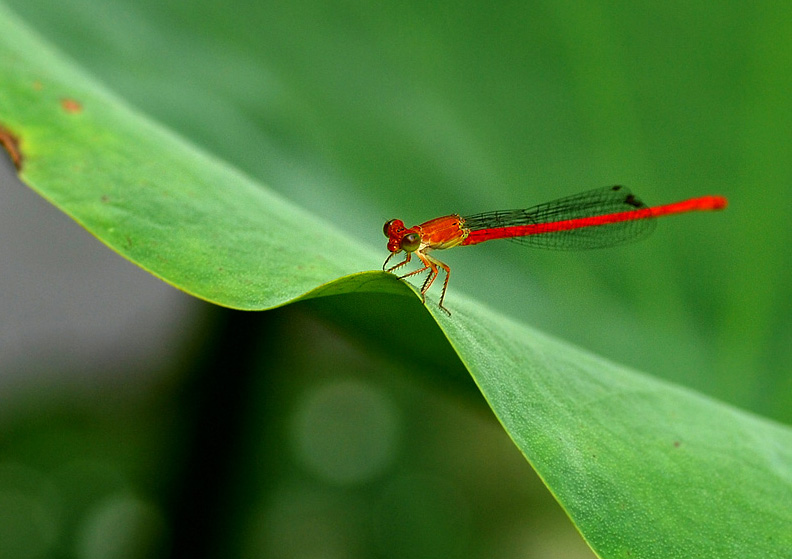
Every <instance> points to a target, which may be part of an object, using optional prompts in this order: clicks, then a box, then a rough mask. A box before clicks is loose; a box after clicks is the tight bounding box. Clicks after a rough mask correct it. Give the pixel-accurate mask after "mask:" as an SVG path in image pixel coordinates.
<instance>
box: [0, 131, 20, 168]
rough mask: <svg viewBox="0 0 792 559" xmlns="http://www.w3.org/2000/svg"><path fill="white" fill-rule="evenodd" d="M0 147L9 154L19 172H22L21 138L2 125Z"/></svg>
mask: <svg viewBox="0 0 792 559" xmlns="http://www.w3.org/2000/svg"><path fill="white" fill-rule="evenodd" d="M0 145H1V146H3V147H4V148H5V150H6V151H7V152H8V156H9V157H10V158H11V162H12V163H13V164H14V166H15V167H16V168H17V171H21V170H22V159H23V158H22V152H21V151H20V149H19V138H18V137H17V136H16V135H15V134H14V133H12V132H11V131H10V130H8V129H7V128H5V127H4V126H3V125H2V124H0Z"/></svg>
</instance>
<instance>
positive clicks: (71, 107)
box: [61, 98, 82, 114]
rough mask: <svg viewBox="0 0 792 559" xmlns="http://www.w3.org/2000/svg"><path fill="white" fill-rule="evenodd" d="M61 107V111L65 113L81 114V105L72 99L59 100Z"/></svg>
mask: <svg viewBox="0 0 792 559" xmlns="http://www.w3.org/2000/svg"><path fill="white" fill-rule="evenodd" d="M61 107H63V110H64V111H66V112H67V113H72V114H76V113H81V112H82V105H81V104H80V102H79V101H75V100H74V99H69V98H63V99H61Z"/></svg>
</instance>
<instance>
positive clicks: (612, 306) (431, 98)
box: [0, 0, 792, 558]
mask: <svg viewBox="0 0 792 559" xmlns="http://www.w3.org/2000/svg"><path fill="white" fill-rule="evenodd" d="M8 3H9V4H10V5H11V6H12V8H13V9H14V10H15V11H16V12H17V13H18V14H19V15H20V16H21V17H22V18H23V19H25V20H26V21H27V23H28V24H29V25H30V26H31V27H33V28H34V29H36V30H37V31H38V32H39V33H41V35H42V36H44V37H45V38H46V39H47V40H49V41H50V42H51V43H52V44H53V45H55V46H56V47H57V48H59V49H61V50H62V51H63V52H65V53H67V54H68V55H70V56H71V57H72V58H73V59H74V60H75V61H76V62H78V63H79V64H80V65H82V66H83V67H85V68H86V69H87V70H89V71H90V72H92V73H93V74H94V75H95V76H96V77H97V78H99V79H100V80H101V81H103V82H104V83H105V84H106V85H107V86H108V87H110V88H111V89H113V90H114V91H115V92H116V93H117V94H118V95H119V96H121V97H123V98H124V99H126V100H127V101H128V102H129V103H130V104H132V105H134V106H135V107H137V108H139V109H140V110H142V111H144V112H146V113H147V114H149V115H150V116H152V117H153V118H155V119H157V120H159V121H161V122H162V123H164V124H166V125H167V126H170V127H172V128H173V129H175V130H176V131H178V132H179V133H181V134H182V135H184V136H185V137H187V138H189V139H190V140H192V141H194V142H195V143H197V144H199V145H200V146H202V147H203V148H205V149H207V150H209V151H211V152H213V153H215V154H217V155H218V156H219V157H221V158H223V159H225V160H227V161H229V162H230V163H231V164H233V165H236V166H238V167H239V168H240V169H242V170H244V171H245V172H247V173H248V174H250V175H252V176H254V177H256V178H258V179H260V180H261V181H262V182H264V183H265V184H268V185H269V186H270V187H271V188H273V189H274V190H276V191H278V192H279V193H281V194H282V195H283V196H285V197H287V198H289V199H290V200H292V201H293V202H295V203H296V204H299V205H301V206H304V207H306V208H308V209H310V210H311V211H313V212H315V213H317V214H319V215H321V216H323V217H324V218H326V219H327V220H329V221H332V222H333V223H335V224H336V225H338V226H339V227H343V228H345V229H346V230H347V231H348V232H349V234H350V235H351V236H354V237H355V238H357V239H359V241H360V243H363V244H367V245H371V246H377V247H381V249H382V253H383V260H384V258H385V256H386V255H387V254H386V250H385V239H384V237H382V233H381V232H380V231H381V226H382V223H383V222H384V221H385V220H386V219H390V218H394V217H399V218H401V219H404V220H405V221H406V222H410V223H418V222H421V221H424V220H426V219H429V218H431V217H435V216H438V215H444V214H447V213H451V212H460V213H463V214H465V213H475V212H479V211H486V210H491V209H502V208H511V207H523V206H529V205H533V204H536V203H540V202H544V201H547V200H550V199H553V198H556V197H559V196H564V195H567V194H572V193H575V192H579V191H582V190H586V189H590V188H594V187H598V186H604V185H609V184H617V183H618V184H626V185H628V186H630V187H631V188H632V189H633V190H634V191H635V192H636V193H638V194H639V195H640V196H641V197H642V198H643V199H644V200H645V201H647V202H648V203H650V204H660V203H666V202H671V201H674V200H677V199H683V198H687V197H690V196H695V195H701V194H707V193H718V194H723V195H726V196H727V197H728V198H729V200H730V202H731V205H730V208H729V209H728V210H727V211H726V212H724V213H721V214H712V215H691V216H684V217H678V218H669V219H667V220H663V221H662V222H661V223H659V224H658V228H657V231H656V233H655V234H654V235H653V236H652V237H651V238H650V239H648V240H646V241H644V242H642V243H640V244H636V245H631V246H627V247H621V248H616V249H611V250H607V251H597V252H587V253H545V252H542V251H529V250H527V249H524V248H522V247H519V246H517V245H514V244H512V243H489V244H487V245H483V246H478V247H471V248H469V249H464V250H463V249H458V250H456V251H452V252H449V253H448V254H447V255H444V258H443V259H444V260H445V261H446V262H447V263H448V264H450V265H451V266H452V267H453V269H454V279H453V281H452V283H451V287H450V291H449V295H448V298H447V304H448V306H450V307H451V308H453V299H454V292H465V293H466V294H468V295H471V296H474V297H476V298H478V299H480V300H483V301H485V302H487V303H488V304H490V305H491V306H493V307H495V308H497V309H499V310H500V311H501V312H503V313H504V314H508V315H510V316H512V317H515V318H517V319H519V320H521V321H523V322H527V323H529V324H531V325H533V326H535V327H537V328H539V329H541V330H545V331H547V332H550V333H553V334H554V335H556V336H558V337H562V338H564V339H567V340H570V341H572V342H574V343H576V344H578V345H581V346H583V347H585V348H587V349H589V350H591V351H593V352H596V353H599V354H601V355H604V356H607V357H609V358H611V359H613V360H615V361H618V362H621V363H625V364H628V365H631V366H634V367H635V368H637V369H640V370H643V371H646V372H648V373H650V374H653V375H656V376H659V377H663V378H666V379H669V380H671V381H673V382H677V383H680V384H683V385H685V386H688V387H691V388H694V389H696V390H699V391H701V392H704V393H706V394H709V395H711V396H713V397H716V398H719V399H721V400H724V401H726V402H729V403H731V404H734V405H736V406H739V407H742V408H745V409H748V410H751V411H754V412H756V413H759V414H762V415H765V416H768V417H771V418H774V419H776V420H779V421H782V422H787V423H789V422H790V421H792V411H791V410H792V376H790V374H789V367H788V363H789V362H790V358H792V343H790V342H792V318H791V317H792V313H791V312H790V310H792V309H790V306H792V298H790V296H789V294H790V290H789V287H788V286H789V285H790V283H791V282H790V280H792V277H790V276H791V275H792V274H791V272H790V271H791V270H792V256H791V254H792V252H791V251H789V249H788V248H787V247H788V246H789V242H790V240H792V239H790V235H791V234H792V228H790V227H789V225H788V223H787V221H788V220H787V216H786V214H787V211H788V210H789V209H790V207H792V204H790V187H789V185H790V184H792V153H790V152H791V151H792V148H790V131H792V103H790V98H791V97H790V93H792V87H790V86H791V85H792V73H790V71H789V69H790V68H792V64H791V63H792V23H790V22H792V18H790V16H792V13H790V12H792V6H785V5H783V4H782V3H768V4H766V5H764V4H754V5H750V6H749V5H746V4H744V3H738V2H725V3H719V4H718V5H717V6H715V7H713V5H712V4H710V3H703V2H702V3H695V2H694V3H690V2H688V3H665V4H656V5H647V6H636V5H635V4H634V3H627V2H623V3H617V2H610V3H596V4H594V3H582V2H553V3H502V4H499V5H498V6H497V7H492V6H489V5H486V4H484V3H473V2H468V3H459V2H455V3H431V4H427V3H422V2H412V3H399V4H398V5H373V4H372V5H369V4H367V3H354V2H346V3H329V2H306V1H298V2H292V3H269V2H261V3H250V2H244V1H242V0H234V1H232V2H226V3H223V4H216V3H208V2H194V3H190V4H187V3H177V2H169V3H168V2H166V3H162V2H152V1H144V2H131V1H126V2H120V1H116V2H112V1H111V2H101V3H100V2H91V1H84V2H77V1H74V2H65V3H56V2H52V1H51V0H49V1H44V0H25V1H24V2H23V1H21V0H14V1H11V2H8ZM0 87H1V85H0ZM0 111H2V107H0ZM2 184H3V189H2V190H3V191H4V192H3V194H2V196H3V203H2V204H0V211H2V212H3V218H4V219H3V222H4V225H3V227H4V229H3V231H4V233H3V238H4V239H7V242H6V243H4V244H5V246H4V247H3V248H2V249H1V250H3V254H2V261H3V263H4V264H3V272H2V273H3V286H4V287H3V294H2V298H1V299H0V301H2V305H3V308H2V309H0V327H2V329H1V330H0V332H2V340H0V344H1V345H0V349H2V353H3V356H2V358H0V359H1V360H0V366H2V376H0V383H1V384H0V387H1V389H2V392H1V393H0V394H2V396H1V397H2V409H1V410H0V557H15V558H18V557H19V558H24V557H90V558H94V557H152V556H167V555H176V554H182V555H190V556H193V557H200V556H205V557H229V556H243V557H294V558H301V557H306V558H307V557H327V558H336V557H339V558H340V557H405V556H407V557H540V558H541V557H554V558H564V557H592V554H591V552H589V551H588V550H587V548H586V547H585V544H584V543H583V542H582V540H581V538H580V537H579V536H578V535H577V533H576V532H575V531H574V528H573V527H572V525H571V524H570V523H569V522H568V521H567V520H566V519H565V517H564V515H563V513H562V512H561V511H560V510H559V508H558V507H557V505H555V504H554V502H553V501H552V497H551V496H550V495H549V494H548V493H547V491H546V490H545V489H543V487H542V486H541V484H540V482H539V481H538V480H536V478H535V477H534V476H533V474H532V473H531V471H530V468H529V466H528V464H527V463H526V462H525V461H524V459H523V458H522V457H521V456H520V454H519V452H518V451H517V449H516V448H514V447H513V446H512V444H511V442H510V441H509V439H508V437H507V436H506V435H505V433H503V432H502V430H501V429H500V427H499V426H498V424H497V423H496V422H495V421H494V419H492V417H491V415H490V414H489V412H488V410H487V409H486V408H485V407H484V405H483V403H482V402H481V401H480V398H477V397H476V393H475V390H474V388H473V387H472V386H471V385H472V383H471V382H470V381H469V379H467V378H466V377H465V372H464V370H463V369H462V367H461V365H460V364H459V363H458V362H457V361H456V359H455V358H454V356H453V354H452V353H451V351H450V349H449V348H448V347H447V345H445V344H444V342H443V340H442V338H441V337H440V334H439V333H434V334H427V335H428V336H430V341H431V342H432V343H433V344H434V347H435V348H436V350H435V352H434V355H433V356H432V357H431V358H428V359H423V360H422V359H420V358H419V357H416V356H415V355H414V354H412V353H411V351H410V348H404V347H388V345H387V343H386V341H383V340H381V339H378V334H379V333H380V332H381V326H382V325H381V323H378V322H376V321H375V320H372V319H371V318H369V317H371V316H376V314H374V313H368V314H365V315H364V314H363V313H362V312H360V309H364V308H373V307H380V306H381V307H383V308H385V309H387V310H386V311H384V313H385V314H383V315H381V316H380V319H382V316H386V317H389V318H390V319H391V320H398V321H401V322H403V323H404V328H406V329H415V331H416V332H421V334H422V335H424V333H425V332H433V330H432V328H431V323H430V322H428V320H429V319H428V318H427V317H426V316H424V315H423V313H422V312H421V309H420V308H419V306H418V305H417V303H415V302H414V301H409V300H407V299H403V298H398V297H390V296H379V297H375V296H373V295H371V296H354V297H352V296H349V297H336V298H328V299H326V300H318V301H313V302H309V303H300V304H297V305H293V306H289V307H286V308H283V309H278V310H275V311H270V312H266V313H255V314H254V313H250V314H245V313H235V312H230V311H224V310H221V309H213V308H210V307H209V306H208V305H205V304H202V303H199V302H197V301H193V300H190V299H189V298H188V297H186V296H184V295H182V294H180V293H178V292H176V291H175V290H172V289H171V288H169V287H167V286H164V285H163V284H161V283H160V282H158V281H157V280H155V279H153V278H150V277H149V276H147V275H146V274H145V273H143V272H142V271H140V270H137V269H135V268H134V267H133V266H132V265H130V264H128V263H126V262H124V261H122V260H121V259H120V258H119V257H116V256H115V255H113V254H112V253H110V252H109V251H107V250H106V249H105V248H104V247H102V246H100V245H99V243H97V242H95V241H94V240H93V239H92V238H90V236H89V235H88V234H87V233H84V232H83V231H81V230H80V229H79V228H78V227H77V226H76V225H74V224H71V223H70V222H69V221H68V220H67V219H66V218H65V217H64V216H61V215H60V214H58V212H57V211H55V210H54V209H52V208H49V207H47V206H46V204H45V203H44V202H43V201H41V200H39V199H37V198H36V196H35V195H33V194H32V193H30V192H27V191H25V190H24V187H22V186H20V185H18V184H15V183H13V182H12V181H11V180H10V179H6V178H4V179H3V181H2ZM295 235H299V231H295ZM404 307H406V308H404ZM448 379H451V380H448Z"/></svg>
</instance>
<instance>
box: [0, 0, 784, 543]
mask: <svg viewBox="0 0 792 559" xmlns="http://www.w3.org/2000/svg"><path fill="white" fill-rule="evenodd" d="M582 15H585V14H582ZM582 15H581V18H582ZM595 15H596V14H595ZM583 19H586V18H583ZM0 20H2V21H3V33H2V34H0V126H2V127H3V129H4V130H5V131H6V136H5V137H6V138H7V139H8V141H9V142H10V141H12V140H14V141H18V147H19V152H20V153H21V158H22V159H21V171H20V176H21V177H22V178H23V180H24V181H25V182H27V183H28V184H29V185H30V186H31V187H33V188H34V189H36V190H37V191H38V192H40V193H41V194H42V195H43V196H44V197H45V198H47V199H48V200H50V201H51V202H52V203H53V204H55V205H56V206H58V207H59V208H61V209H62V210H63V211H64V212H66V213H67V214H69V215H70V216H72V217H73V218H74V219H75V220H76V221H77V222H79V223H80V224H81V225H83V226H84V227H85V228H86V229H88V230H89V231H91V232H92V233H93V234H94V235H96V236H97V238H99V239H100V240H101V241H102V242H104V243H106V244H107V245H108V246H109V247H111V248H112V249H114V250H116V251H117V252H119V253H120V254H122V255H123V256H124V257H126V258H128V259H130V260H131V261H133V262H135V263H137V264H138V265H140V266H142V267H143V268H145V269H147V270H149V271H150V272H151V273H153V274H155V275H156V276H158V277H160V278H162V279H164V280H165V281H167V282H169V283H171V284H173V285H175V286H177V287H179V288H180V289H183V290H185V291H187V292H189V293H191V294H193V295H195V296H197V297H200V298H202V299H205V300H208V301H212V302H214V303H217V304H220V305H225V306H229V307H234V308H240V309H266V308H272V307H275V306H278V305H283V304H286V303H289V302H291V301H295V300H297V299H299V298H305V297H320V296H327V295H339V294H343V293H349V292H376V293H404V294H408V293H409V289H410V288H408V287H407V286H406V285H405V284H403V283H401V282H398V281H396V280H395V278H393V277H392V276H386V275H384V274H383V273H382V272H367V270H377V269H378V268H379V266H380V265H381V260H382V256H383V254H382V252H383V251H382V250H380V251H379V252H375V251H374V250H373V249H370V248H368V243H367V242H364V241H362V240H361V239H360V238H359V235H357V234H356V232H355V230H354V227H353V226H348V225H346V223H345V221H343V220H344V219H345V218H344V217H343V216H339V219H338V221H337V222H336V223H335V224H331V223H329V222H328V221H327V220H323V219H321V218H318V217H317V216H316V215H315V213H312V212H309V211H306V210H305V209H301V208H300V207H299V206H298V205H296V204H295V203H292V202H289V201H287V200H286V199H285V197H284V196H282V195H279V194H276V193H274V192H273V191H272V190H270V189H268V188H267V187H266V186H265V185H263V184H262V183H261V182H260V181H258V180H256V179H254V178H251V176H249V175H247V174H245V173H243V172H241V171H239V170H238V169H237V168H236V167H234V166H233V165H231V164H229V163H228V162H226V161H224V160H223V159H221V158H219V157H218V156H216V155H213V154H212V153H209V152H208V151H207V150H205V149H200V148H198V147H196V145H194V144H193V143H191V142H189V141H188V140H187V139H185V138H183V137H181V136H179V135H178V134H176V133H174V132H173V131H171V130H169V129H168V128H166V127H165V126H163V125H161V124H158V123H156V122H153V121H152V120H151V119H149V118H147V117H146V116H145V115H144V114H142V112H140V111H138V110H134V109H132V108H131V107H130V106H128V105H127V104H126V103H125V102H124V101H123V100H122V99H119V98H118V96H116V95H115V94H113V93H111V92H109V91H108V90H107V89H105V88H104V87H103V86H101V85H99V84H98V83H97V82H96V81H94V80H93V79H92V78H91V77H90V76H88V75H87V74H86V73H85V72H84V71H82V70H80V69H79V68H78V67H77V66H76V65H75V64H73V63H71V62H69V61H68V60H67V59H66V58H65V57H64V56H62V55H60V54H58V53H56V52H54V51H53V49H51V48H49V47H48V46H47V45H46V44H45V43H44V42H43V41H41V40H40V39H39V38H37V37H36V36H35V35H33V34H32V33H30V32H29V31H28V30H27V29H26V28H25V27H24V26H23V25H22V24H21V23H20V22H19V20H18V19H17V18H16V17H15V16H14V15H13V14H12V13H10V12H9V11H8V10H7V9H6V8H5V7H3V6H2V5H0ZM586 21H588V19H586ZM581 25H584V24H583V23H581ZM328 44H331V42H328ZM456 44H459V43H456ZM579 52H580V51H579ZM597 55H599V56H602V53H601V52H600V53H598V54H597V53H595V54H594V55H592V57H593V58H594V59H596V58H597ZM438 56H439V55H438ZM603 58H606V59H607V58H609V57H607V56H603ZM441 62H442V61H441ZM577 62H578V64H579V68H578V69H579V70H580V71H581V72H582V73H585V72H584V70H585V68H586V67H587V66H588V65H589V64H591V60H589V59H587V58H586V57H585V56H584V57H582V58H581V59H580V60H578V61H577ZM436 64H437V63H436ZM295 66H297V67H301V65H300V64H295ZM438 66H442V64H438ZM305 67H306V68H310V67H311V66H310V65H307V64H306V65H305ZM612 70H613V71H612V76H613V77H614V78H615V79H619V78H620V76H621V79H624V76H623V75H621V74H620V72H619V71H618V69H612ZM305 71H306V72H307V73H308V74H310V71H311V70H305ZM459 81H461V80H455V81H454V83H458V82H459ZM582 83H588V82H586V80H585V79H583V80H582ZM138 93H139V92H138ZM185 102H186V101H185ZM308 104H309V103H308ZM618 108H619V103H617V102H616V101H613V100H608V99H600V100H599V102H596V101H595V102H594V103H593V106H592V112H593V113H596V112H597V111H600V112H602V113H603V114H604V115H605V116H603V118H605V119H607V118H608V115H610V114H612V112H615V111H617V109H618ZM361 110H363V109H361ZM356 114H357V113H356ZM207 118H213V117H212V116H210V115H209V114H208V112H207ZM330 120H331V121H332V126H340V125H341V123H342V122H343V121H342V119H339V120H332V119H330ZM391 124H392V123H391ZM633 124H634V123H632V124H631V123H630V122H627V123H624V124H623V125H622V128H621V132H623V133H624V134H625V135H626V137H632V136H636V135H637V133H636V132H635V130H634V128H633V127H632V125H633ZM617 136H618V135H617ZM225 139H226V138H222V139H220V140H217V139H214V141H215V142H217V143H218V144H223V141H224V140H225ZM229 141H230V138H229ZM619 141H621V138H618V137H617V138H615V139H613V140H612V142H615V143H618V142H619ZM460 143H461V144H464V139H460ZM307 149H310V146H309V148H307ZM459 149H460V153H467V151H466V148H465V147H464V146H460V148H459ZM614 149H616V150H618V147H614ZM217 151H218V152H219V150H217ZM471 151H475V150H471ZM346 156H347V157H350V158H351V157H352V156H350V155H348V154H347V155H346ZM355 156H357V154H355ZM405 159H409V153H408V154H407V156H405ZM460 159H464V157H462V156H460ZM394 190H396V191H397V193H398V194H399V195H402V196H405V194H406V192H405V191H403V190H401V189H394V188H391V189H388V192H389V194H388V195H393V193H392V192H393V191H394ZM409 192H412V191H409ZM416 193H419V194H420V193H421V190H420V189H419V190H417V191H416ZM406 197H407V198H409V199H413V197H412V196H406ZM323 202H326V203H327V204H330V205H332V206H334V207H336V206H340V207H342V206H343V204H341V203H339V202H338V199H337V198H334V197H333V196H326V197H323V198H321V200H320V203H323ZM380 217H381V216H375V215H373V214H370V215H367V216H365V220H366V221H367V222H373V221H376V222H377V226H376V227H373V229H374V230H375V231H378V230H379V222H380V221H381V219H380ZM354 218H356V216H350V217H349V219H354ZM342 224H344V226H342ZM380 241H382V238H381V237H380ZM341 276H345V277H343V278H341V279H337V278H339V277H341ZM388 300H390V299H388ZM447 304H449V305H450V306H451V307H452V309H453V313H454V314H453V316H452V317H450V318H449V317H446V316H444V315H442V314H441V313H439V312H438V311H437V309H436V308H435V307H434V306H433V305H432V304H430V305H429V306H428V308H429V310H430V312H431V313H432V314H433V315H434V317H435V319H436V321H437V323H439V325H440V327H441V328H442V329H443V331H444V332H445V334H446V336H447V338H448V340H449V342H450V343H451V344H452V346H453V347H454V349H455V350H456V352H457V354H458V355H459V357H460V358H461V360H462V362H463V363H464V364H465V366H466V367H467V368H468V370H469V371H470V373H471V375H472V376H473V378H474V380H475V381H476V383H477V384H478V386H479V388H480V390H481V392H482V394H483V395H484V397H485V398H486V400H487V402H488V403H489V405H490V406H491V408H492V409H493V411H494V413H495V414H496V415H497V417H498V418H499V420H500V421H501V423H502V424H503V426H504V428H505V429H506V430H507V432H508V433H509V434H510V436H511V437H512V439H513V440H514V442H515V444H516V445H517V447H518V448H519V449H520V450H521V451H522V453H523V454H524V455H525V456H526V458H527V459H528V460H529V461H530V462H531V464H532V465H533V467H534V468H535V469H536V471H537V472H538V473H539V474H540V476H541V477H542V478H543V479H544V481H545V483H546V484H547V486H548V488H549V489H550V491H551V492H553V494H554V495H555V496H556V498H557V499H558V500H559V502H560V503H561V505H562V506H563V507H564V508H565V509H566V510H567V512H568V513H569V515H570V517H571V518H572V520H573V521H574V522H575V524H576V526H577V527H578V529H579V530H580V532H581V534H582V535H583V536H584V538H585V539H586V540H587V541H588V542H589V544H590V545H591V547H592V548H593V549H594V550H595V552H596V553H597V554H598V555H599V556H601V557H608V558H610V557H649V558H651V557H662V558H667V557H677V556H679V557H740V558H745V557H757V558H763V559H765V558H773V557H786V556H788V550H789V549H792V530H790V529H789V527H790V526H792V431H791V430H790V429H789V428H788V427H786V426H782V425H779V424H775V423H773V422H771V421H769V420H766V419H762V418H759V417H755V416H752V415H750V414H748V413H746V412H742V411H739V410H737V409H735V408H732V407H729V406H726V405H724V404H721V403H718V402H717V401H713V400H710V399H708V398H706V397H703V396H700V395H697V394H696V393H694V392H691V391H689V390H686V389H682V388H679V387H677V386H674V385H672V384H668V383H665V382H662V381H658V380H654V379H652V378H651V377H648V376H646V375H644V374H641V373H638V372H635V371H632V370H629V369H626V368H622V367H618V366H616V365H614V364H612V363H610V362H608V361H605V360H603V359H600V358H597V357H594V356H592V355H590V354H588V353H586V352H584V351H581V350H578V349H576V348H575V347H574V346H573V345H572V344H569V343H564V342H560V341H556V340H554V339H552V338H550V337H548V336H546V335H543V334H540V333H538V332H536V331H534V330H532V329H530V328H528V327H527V326H525V325H524V324H521V323H518V322H515V321H513V320H511V319H509V318H507V317H506V316H504V315H503V314H501V313H499V312H496V311H493V310H491V309H490V308H489V307H487V306H486V305H484V304H481V303H476V302H473V301H470V300H468V299H466V298H465V297H464V296H462V295H460V293H459V292H454V294H453V298H451V299H449V300H448V301H447ZM592 324H593V323H590V324H589V327H593V326H592ZM379 326H381V327H383V328H390V327H394V326H395V325H392V324H386V325H385V326H382V325H379ZM387 334H388V332H387V331H386V332H384V333H383V335H382V337H383V338H385V337H387ZM405 346H406V347H405ZM399 351H410V348H409V345H408V344H402V345H400V346H399ZM662 351H663V352H665V353H668V350H667V349H665V348H663V349H662Z"/></svg>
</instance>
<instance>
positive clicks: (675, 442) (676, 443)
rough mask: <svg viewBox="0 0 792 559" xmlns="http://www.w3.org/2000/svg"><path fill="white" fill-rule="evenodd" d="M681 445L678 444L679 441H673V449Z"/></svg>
mask: <svg viewBox="0 0 792 559" xmlns="http://www.w3.org/2000/svg"><path fill="white" fill-rule="evenodd" d="M681 444H682V443H681V442H679V441H674V448H679V445H681Z"/></svg>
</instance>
